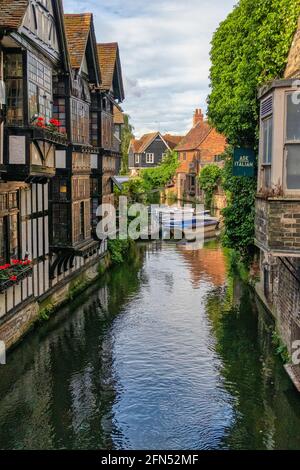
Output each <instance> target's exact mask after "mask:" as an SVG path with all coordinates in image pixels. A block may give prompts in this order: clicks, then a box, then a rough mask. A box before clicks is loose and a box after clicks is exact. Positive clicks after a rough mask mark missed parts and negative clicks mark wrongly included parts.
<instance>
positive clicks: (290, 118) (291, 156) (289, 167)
mask: <svg viewBox="0 0 300 470" xmlns="http://www.w3.org/2000/svg"><path fill="white" fill-rule="evenodd" d="M286 158H287V161H286V185H287V189H300V105H299V104H296V103H294V102H293V99H292V94H291V93H289V94H288V95H287V110H286Z"/></svg>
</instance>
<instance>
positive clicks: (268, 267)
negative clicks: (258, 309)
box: [255, 253, 300, 392]
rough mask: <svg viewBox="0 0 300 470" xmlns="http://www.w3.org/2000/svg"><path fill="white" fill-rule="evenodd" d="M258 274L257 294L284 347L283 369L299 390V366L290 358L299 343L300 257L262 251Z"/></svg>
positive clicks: (295, 351)
mask: <svg viewBox="0 0 300 470" xmlns="http://www.w3.org/2000/svg"><path fill="white" fill-rule="evenodd" d="M260 273H261V276H260V279H259V281H258V282H256V284H255V290H256V294H257V295H258V297H259V298H260V300H261V301H262V302H263V303H264V305H265V306H266V308H267V309H268V310H269V312H270V313H271V315H272V316H273V318H274V320H275V323H276V329H277V333H278V336H279V339H280V342H282V346H283V347H285V348H286V350H287V358H286V359H287V364H286V366H285V369H286V371H287V373H288V374H289V376H290V378H291V379H292V381H293V383H294V385H295V386H296V388H297V389H298V391H299V392H300V365H299V364H296V363H295V361H293V359H292V358H293V354H295V353H297V350H298V351H299V344H300V259H299V258H281V257H274V256H271V255H267V254H263V253H261V257H260ZM299 356H300V355H299Z"/></svg>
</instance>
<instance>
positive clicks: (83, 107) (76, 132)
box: [71, 98, 90, 144]
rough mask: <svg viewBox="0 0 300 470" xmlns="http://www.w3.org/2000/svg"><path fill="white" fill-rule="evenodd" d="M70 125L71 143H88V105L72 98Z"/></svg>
mask: <svg viewBox="0 0 300 470" xmlns="http://www.w3.org/2000/svg"><path fill="white" fill-rule="evenodd" d="M71 123H72V140H73V142H77V143H82V144H89V143H90V107H89V105H88V103H85V102H83V101H81V100H77V99H75V98H72V100H71Z"/></svg>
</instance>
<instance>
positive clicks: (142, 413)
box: [0, 242, 300, 449]
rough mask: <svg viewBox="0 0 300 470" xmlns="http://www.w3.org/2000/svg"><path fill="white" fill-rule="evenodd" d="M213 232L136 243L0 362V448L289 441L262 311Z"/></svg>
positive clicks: (292, 436)
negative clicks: (191, 246) (194, 245)
mask: <svg viewBox="0 0 300 470" xmlns="http://www.w3.org/2000/svg"><path fill="white" fill-rule="evenodd" d="M229 272H230V271H229V269H228V258H227V254H226V252H224V251H223V250H222V249H220V247H219V246H218V245H217V244H216V243H215V242H209V243H208V244H206V245H205V247H204V249H203V250H201V251H199V252H190V251H184V250H182V249H181V248H180V247H178V246H176V244H172V243H170V244H168V243H162V242H155V243H152V244H145V245H140V246H139V249H138V251H137V253H136V254H135V257H134V258H132V259H130V260H128V264H126V265H124V266H122V267H120V268H117V269H114V270H113V271H111V272H110V273H107V275H106V276H104V277H103V279H102V280H101V282H100V283H98V285H96V286H94V287H93V288H92V289H90V290H89V291H87V292H86V293H85V294H84V295H83V296H80V298H78V299H77V302H76V303H73V304H72V305H70V306H69V307H68V308H65V309H62V310H61V311H60V312H59V314H58V315H56V316H55V317H54V318H52V319H51V321H50V322H49V323H47V324H44V325H43V326H41V327H40V328H39V329H37V330H36V331H35V332H33V333H32V334H31V335H30V336H29V337H28V338H26V340H25V341H23V343H22V344H21V345H20V346H19V347H18V348H16V349H15V350H14V351H12V352H11V353H10V354H9V356H8V365H7V366H5V367H3V368H1V369H0V447H1V448H2V449H9V448H14V449H45V448H46V449H62V448H68V449H72V448H74V449H84V448H89V449H101V448H111V447H115V448H119V449H120V448H122V449H130V448H132V449H139V448H147V449H161V448H167V449H218V448H232V449H240V448H242V449H265V448H267V449H275V448H284V449H288V448H290V449H299V448H300V435H299V432H298V430H299V426H300V398H299V395H298V394H297V393H296V391H295V390H294V388H293V386H292V384H291V383H290V381H289V379H288V378H287V376H286V375H285V372H284V371H283V369H282V365H281V363H280V362H279V360H278V359H277V358H276V357H275V356H274V352H273V347H272V343H271V334H270V330H271V329H272V320H271V319H270V317H269V315H268V314H266V312H265V311H264V309H263V308H262V306H261V305H260V304H259V303H258V302H257V301H256V299H255V297H254V295H253V294H252V293H251V292H250V291H249V289H248V288H247V287H246V286H245V285H243V283H241V281H240V280H239V279H237V278H235V277H233V276H231V275H229Z"/></svg>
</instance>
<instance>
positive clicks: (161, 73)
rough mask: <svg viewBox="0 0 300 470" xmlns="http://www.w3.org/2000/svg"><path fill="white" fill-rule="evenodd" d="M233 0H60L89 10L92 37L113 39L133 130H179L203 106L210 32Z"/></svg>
mask: <svg viewBox="0 0 300 470" xmlns="http://www.w3.org/2000/svg"><path fill="white" fill-rule="evenodd" d="M235 3H236V0H185V1H181V0H152V1H151V2H145V0H126V2H124V0H101V1H100V2H99V0H76V1H74V0H64V8H65V11H66V12H69V13H71V12H84V11H91V12H93V13H94V20H95V27H96V34H97V40H98V41H99V42H112V41H117V42H118V43H119V46H120V51H121V61H122V67H123V75H124V83H125V92H126V100H125V102H124V103H123V108H124V110H125V111H126V112H128V113H129V114H130V115H131V120H132V122H133V125H134V126H135V130H136V134H137V135H140V134H141V133H144V132H151V131H153V130H157V129H159V130H161V131H162V132H165V131H168V132H173V133H177V134H183V133H185V132H186V131H187V130H188V129H189V127H190V125H191V121H192V114H193V111H194V109H195V108H196V107H201V108H202V109H204V110H206V98H207V94H208V92H209V78H208V77H209V67H210V62H209V51H210V41H211V38H212V34H213V32H214V31H215V30H216V28H217V27H218V24H219V22H220V21H222V20H223V19H224V18H225V17H226V16H227V14H228V13H229V12H230V11H231V10H232V8H233V6H234V4H235Z"/></svg>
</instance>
